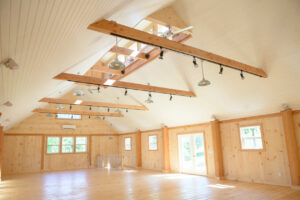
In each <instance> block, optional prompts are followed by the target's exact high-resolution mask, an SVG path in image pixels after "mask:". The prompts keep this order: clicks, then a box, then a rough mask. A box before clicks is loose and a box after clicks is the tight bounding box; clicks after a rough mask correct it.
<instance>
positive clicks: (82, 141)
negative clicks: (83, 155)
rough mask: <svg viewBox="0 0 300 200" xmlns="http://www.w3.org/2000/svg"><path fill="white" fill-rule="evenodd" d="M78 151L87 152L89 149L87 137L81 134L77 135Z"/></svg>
mask: <svg viewBox="0 0 300 200" xmlns="http://www.w3.org/2000/svg"><path fill="white" fill-rule="evenodd" d="M75 151H76V152H86V151H87V137H86V136H81V137H76V149H75Z"/></svg>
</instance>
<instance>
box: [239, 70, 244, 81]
mask: <svg viewBox="0 0 300 200" xmlns="http://www.w3.org/2000/svg"><path fill="white" fill-rule="evenodd" d="M240 75H241V79H242V80H244V79H245V77H244V74H243V70H241V73H240Z"/></svg>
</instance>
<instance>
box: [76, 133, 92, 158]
mask: <svg viewBox="0 0 300 200" xmlns="http://www.w3.org/2000/svg"><path fill="white" fill-rule="evenodd" d="M77 137H85V138H86V144H85V146H86V151H82V152H77V151H76V145H77V142H76V139H77ZM74 138H75V140H74V153H76V154H80V153H88V151H89V149H88V136H86V135H77V136H74ZM80 145H83V144H80Z"/></svg>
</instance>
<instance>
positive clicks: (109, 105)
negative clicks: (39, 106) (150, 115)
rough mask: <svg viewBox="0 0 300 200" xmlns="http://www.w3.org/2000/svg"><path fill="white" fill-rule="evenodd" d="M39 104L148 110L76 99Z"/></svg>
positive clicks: (43, 99) (52, 100) (47, 101)
mask: <svg viewBox="0 0 300 200" xmlns="http://www.w3.org/2000/svg"><path fill="white" fill-rule="evenodd" d="M39 102H46V103H57V104H68V105H84V106H95V107H106V108H122V109H132V110H148V108H147V107H146V106H136V105H127V104H117V103H106V102H96V101H81V100H76V99H75V100H74V99H57V98H42V99H41V100H39Z"/></svg>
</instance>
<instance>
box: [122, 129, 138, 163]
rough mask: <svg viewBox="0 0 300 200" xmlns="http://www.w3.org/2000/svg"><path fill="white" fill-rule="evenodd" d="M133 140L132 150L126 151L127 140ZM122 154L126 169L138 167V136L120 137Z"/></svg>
mask: <svg viewBox="0 0 300 200" xmlns="http://www.w3.org/2000/svg"><path fill="white" fill-rule="evenodd" d="M127 137H130V138H131V150H130V151H128V150H125V138H127ZM119 147H120V154H121V155H122V160H123V166H124V167H137V160H136V134H134V133H133V134H129V135H120V136H119Z"/></svg>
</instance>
